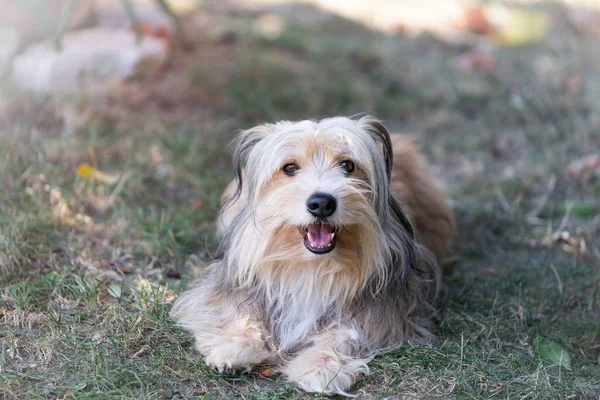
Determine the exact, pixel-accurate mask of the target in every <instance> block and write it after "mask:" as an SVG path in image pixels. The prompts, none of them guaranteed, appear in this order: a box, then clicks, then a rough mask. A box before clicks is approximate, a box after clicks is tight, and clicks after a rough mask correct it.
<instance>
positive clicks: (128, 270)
mask: <svg viewBox="0 0 600 400" xmlns="http://www.w3.org/2000/svg"><path fill="white" fill-rule="evenodd" d="M118 269H119V271H120V272H122V273H124V274H131V273H132V272H133V269H132V268H130V267H118Z"/></svg>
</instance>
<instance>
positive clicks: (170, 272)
mask: <svg viewBox="0 0 600 400" xmlns="http://www.w3.org/2000/svg"><path fill="white" fill-rule="evenodd" d="M166 275H167V276H168V277H169V278H174V279H179V278H181V274H180V273H179V271H177V269H176V268H169V269H168V270H167V273H166Z"/></svg>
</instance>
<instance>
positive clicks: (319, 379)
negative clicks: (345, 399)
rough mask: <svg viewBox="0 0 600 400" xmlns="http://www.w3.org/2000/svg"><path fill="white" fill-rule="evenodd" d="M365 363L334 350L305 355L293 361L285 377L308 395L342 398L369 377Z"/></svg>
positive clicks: (312, 352)
mask: <svg viewBox="0 0 600 400" xmlns="http://www.w3.org/2000/svg"><path fill="white" fill-rule="evenodd" d="M367 361H368V360H365V359H356V358H352V357H349V356H346V355H340V354H336V353H335V352H334V351H333V350H320V351H310V350H308V351H305V352H304V353H301V354H300V355H299V356H298V357H296V358H295V359H293V360H292V361H290V362H289V363H288V364H287V365H286V366H285V368H284V370H283V373H284V374H285V375H286V376H287V378H288V379H289V380H290V381H291V382H293V383H295V384H296V385H297V386H298V387H299V388H301V389H303V390H306V391H307V392H318V393H324V394H327V395H331V394H342V395H345V396H350V395H349V394H348V393H347V392H346V391H347V390H348V389H350V387H351V386H352V385H353V384H354V383H355V382H356V381H357V380H358V379H360V378H361V377H362V376H363V375H367V374H368V373H369V367H368V366H367Z"/></svg>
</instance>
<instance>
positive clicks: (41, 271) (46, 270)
mask: <svg viewBox="0 0 600 400" xmlns="http://www.w3.org/2000/svg"><path fill="white" fill-rule="evenodd" d="M50 271H52V269H51V268H50V267H44V268H42V269H41V270H40V273H41V274H44V275H46V274H48V273H50Z"/></svg>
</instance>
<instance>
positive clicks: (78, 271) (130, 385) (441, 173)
mask: <svg viewBox="0 0 600 400" xmlns="http://www.w3.org/2000/svg"><path fill="white" fill-rule="evenodd" d="M287 7H288V8H278V12H279V14H276V15H273V14H269V15H266V14H264V13H262V12H259V11H247V10H243V11H240V10H234V9H227V7H225V9H221V8H218V9H214V10H212V9H210V8H207V9H206V10H203V11H202V12H201V13H200V14H199V15H197V16H196V17H195V18H197V20H196V22H197V24H196V26H197V27H198V28H197V30H196V31H194V33H193V35H192V36H193V38H192V40H191V41H192V42H193V43H192V46H191V48H192V50H189V49H187V50H186V49H184V50H178V52H177V53H176V54H175V55H174V57H173V59H172V61H171V62H170V63H169V64H168V65H166V66H164V68H162V69H161V70H159V71H152V72H149V73H146V74H144V75H143V76H140V77H137V78H135V79H131V80H129V81H127V82H115V83H111V84H109V85H106V86H105V87H104V88H103V90H102V91H100V92H93V93H88V92H81V93H76V94H74V95H72V96H70V97H66V98H64V97H63V98H60V99H57V98H48V97H43V98H41V97H39V96H30V95H23V94H18V93H16V92H14V91H12V90H11V89H9V88H7V87H6V85H4V86H3V89H2V98H1V99H0V113H1V117H0V149H1V150H0V338H1V340H0V398H4V399H27V398H102V399H104V398H186V399H187V398H203V399H233V398H245V399H276V398H293V399H309V398H318V397H321V396H319V395H318V394H306V393H303V392H301V391H299V390H297V389H295V388H294V387H292V386H291V385H289V384H287V383H286V382H285V381H284V380H283V379H282V378H281V377H280V376H279V375H278V374H277V372H276V371H275V373H273V374H270V372H271V371H270V370H266V371H265V370H264V369H259V370H258V371H256V372H253V373H251V374H249V375H244V376H229V375H219V374H218V373H216V372H215V371H212V370H210V369H208V368H207V367H206V366H205V365H204V363H203V361H202V359H201V357H200V356H199V355H198V354H197V353H196V351H195V350H194V349H193V346H192V344H193V341H192V338H191V337H190V335H189V334H188V333H186V332H184V331H183V330H181V329H179V328H177V327H175V326H174V325H173V323H172V321H170V319H169V317H168V312H169V310H170V308H171V305H172V302H173V301H174V299H175V298H176V297H177V295H178V293H180V292H181V291H182V290H183V289H184V288H185V287H187V286H188V285H189V284H190V283H191V282H192V281H193V279H194V278H195V277H196V276H197V275H198V273H199V271H201V270H202V268H203V267H204V266H205V265H206V260H207V259H208V258H209V256H210V254H211V252H212V251H214V248H215V243H216V238H215V235H214V230H215V226H214V218H215V213H216V211H217V203H218V198H219V196H220V193H221V191H222V189H223V188H224V187H225V185H226V184H227V182H228V181H229V180H230V179H231V177H232V176H233V174H232V170H231V168H230V164H231V162H230V157H231V148H230V147H228V146H227V144H228V143H229V141H230V140H231V139H232V137H233V135H234V134H235V132H236V131H237V130H239V129H244V128H248V127H251V126H253V125H254V124H257V123H259V122H261V121H276V120H280V119H297V118H315V117H319V116H329V115H337V114H344V115H353V114H357V113H371V114H373V115H375V116H377V117H379V118H382V119H383V120H384V121H385V122H386V124H387V125H388V126H389V127H390V129H391V130H393V131H396V132H405V133H412V134H414V135H415V136H416V137H417V138H418V141H419V143H420V144H421V146H422V148H423V151H424V152H425V154H426V155H427V157H428V159H429V160H430V161H431V163H432V164H433V166H434V172H435V173H436V176H437V178H438V179H439V181H440V182H441V183H442V184H443V186H444V187H445V190H446V191H447V192H448V193H449V195H450V197H451V199H452V206H453V209H454V210H455V212H456V215H457V221H458V234H457V236H456V238H455V240H454V243H453V245H452V247H451V249H450V250H449V253H448V258H447V259H446V260H445V269H446V271H447V274H446V276H445V277H444V287H443V290H442V292H441V293H440V296H439V300H438V303H437V304H438V308H439V310H440V318H441V320H440V324H439V327H438V329H437V332H436V333H437V337H438V339H437V342H436V343H435V344H434V345H433V346H431V347H421V346H416V347H411V346H408V347H404V348H401V349H399V350H395V351H393V352H390V353H387V354H385V355H382V356H380V357H377V358H376V359H375V360H374V361H373V362H372V374H371V375H369V376H367V377H365V379H364V380H362V381H361V382H359V383H358V384H357V385H356V386H355V387H354V388H353V390H352V393H354V394H356V395H358V396H359V398H365V399H367V398H511V399H512V398H532V399H534V398H544V399H546V398H582V399H597V398H599V396H600V291H599V287H600V239H599V238H600V214H599V211H600V210H599V208H598V203H599V202H598V198H599V196H600V181H599V179H598V175H597V174H596V176H595V177H594V176H593V175H594V172H593V170H592V172H590V174H588V175H586V173H585V172H581V171H579V170H577V168H576V165H575V164H572V163H573V162H574V161H577V160H580V159H581V158H582V157H586V156H593V155H594V154H595V153H598V151H599V149H600V48H599V47H598V45H597V43H598V40H600V38H599V37H598V36H597V35H596V33H594V32H582V31H580V30H578V28H581V26H579V25H577V24H574V20H573V19H572V18H570V15H571V14H569V12H568V11H569V10H568V9H567V8H566V6H565V5H563V4H560V3H544V4H539V3H536V6H535V8H536V9H537V10H540V12H543V13H544V14H545V15H547V16H548V17H549V19H550V21H551V25H552V28H551V29H550V30H549V31H548V32H547V33H546V34H545V36H544V37H543V38H542V39H540V40H538V41H534V42H533V43H530V44H528V45H526V46H522V47H513V46H500V45H496V44H493V43H492V44H490V43H487V42H486V40H483V39H477V42H476V43H475V44H474V42H472V41H469V40H467V41H462V40H444V38H441V37H438V36H436V35H434V34H429V33H422V34H418V35H415V34H411V33H408V32H405V29H404V28H402V27H399V28H398V29H397V31H396V32H393V33H390V32H389V31H388V32H382V31H379V30H377V29H375V28H373V27H367V26H365V25H363V24H361V23H359V22H356V21H353V20H349V19H345V18H343V17H340V16H337V15H335V14H333V12H325V11H322V10H318V9H317V8H316V7H314V6H312V5H309V4H304V5H296V6H294V5H288V6H287ZM294 7H297V9H296V8H294ZM290 10H292V12H290ZM571 16H572V15H571ZM577 21H579V20H576V21H575V22H577ZM482 40H483V42H482ZM481 43H483V45H481ZM474 60H475V61H474ZM83 164H89V165H91V166H92V167H93V168H97V169H98V170H100V171H102V172H103V173H104V174H105V175H107V176H103V175H98V174H96V175H94V173H93V170H92V172H91V173H90V172H89V169H88V171H87V173H86V171H85V169H81V168H79V169H78V167H81V166H82V165H83ZM570 165H571V168H569V166H570ZM78 171H79V174H78ZM540 341H541V342H542V343H546V344H548V343H550V347H552V346H557V347H555V349H558V350H557V351H558V354H563V355H564V354H565V353H568V354H569V355H570V365H568V364H567V363H565V362H561V363H558V365H557V363H554V364H553V363H552V362H551V361H552V360H551V358H552V357H551V355H550V356H549V354H548V351H546V350H544V348H543V346H540V345H539V343H540ZM547 347H548V346H546V348H547ZM562 351H564V352H565V353H561V352H562ZM555 353H556V351H555ZM569 367H570V368H569ZM261 371H262V372H263V374H261V373H260V372H261ZM263 375H265V376H263ZM267 375H268V376H267Z"/></svg>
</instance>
